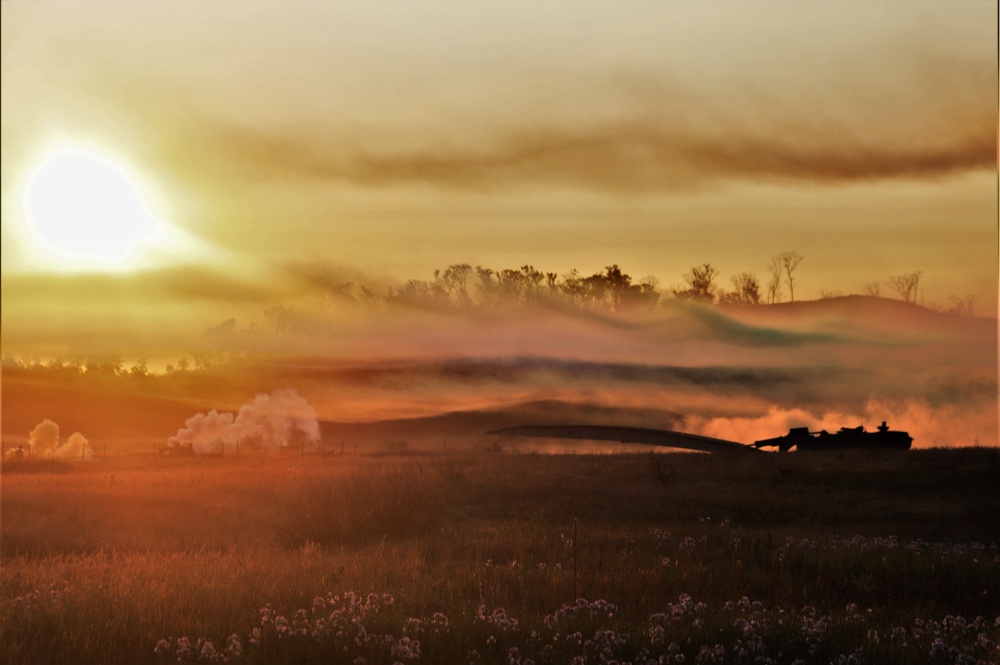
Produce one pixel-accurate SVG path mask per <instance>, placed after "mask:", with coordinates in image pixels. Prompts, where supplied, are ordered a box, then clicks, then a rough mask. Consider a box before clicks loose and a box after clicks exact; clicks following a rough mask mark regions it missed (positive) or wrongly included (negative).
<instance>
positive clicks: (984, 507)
mask: <svg viewBox="0 0 1000 665" xmlns="http://www.w3.org/2000/svg"><path fill="white" fill-rule="evenodd" d="M931 453H932V454H915V455H904V456H901V457H896V458H895V459H882V458H869V457H867V456H859V457H853V458H852V457H845V458H837V457H823V456H819V457H814V456H796V455H789V456H784V457H778V456H761V458H760V459H755V460H750V461H748V462H747V463H745V464H743V463H741V464H739V465H733V464H731V463H729V462H728V461H726V462H725V463H724V462H723V461H721V460H719V459H717V458H708V457H703V456H696V455H669V456H662V458H658V460H660V461H663V462H665V463H668V464H669V465H670V467H669V468H670V470H671V472H670V473H669V475H668V476H666V479H665V481H664V480H663V479H661V477H660V476H659V475H658V474H657V473H656V472H655V469H654V467H653V465H652V464H651V462H650V458H649V457H648V456H600V457H596V456H595V457H590V456H552V457H550V456H544V455H494V454H460V453H448V454H443V453H442V454H441V455H440V456H438V457H421V458H420V459H419V461H416V462H415V461H413V459H412V458H411V457H409V456H407V457H399V458H391V457H380V458H378V460H377V461H372V460H370V459H367V458H351V457H346V456H345V457H341V458H330V459H323V460H317V459H306V460H305V461H304V462H303V461H302V460H281V461H279V462H278V463H276V462H275V460H273V459H267V460H264V459H255V458H246V459H244V458H241V459H240V460H238V461H237V460H219V459H215V460H200V459H193V460H170V461H166V462H161V461H157V462H156V463H153V462H152V461H149V462H141V463H139V462H135V461H134V460H125V459H123V460H121V461H118V462H114V461H109V462H108V463H106V464H105V463H98V462H95V463H91V464H82V463H78V464H76V465H74V467H73V472H72V473H38V474H15V475H5V477H4V483H3V487H2V499H3V504H2V506H3V524H2V536H3V567H2V569H0V662H10V663H63V662H65V663H81V664H83V663H152V662H159V661H161V660H162V659H161V656H162V655H165V659H166V660H167V661H168V662H175V661H176V659H177V658H178V654H177V651H178V650H179V649H181V647H180V643H179V642H178V640H179V638H181V637H185V636H186V637H188V638H190V641H191V644H192V649H193V648H194V647H196V646H197V640H198V639H199V638H206V639H207V640H208V641H210V642H211V643H212V644H213V645H214V647H215V648H216V652H217V653H223V652H224V650H225V648H226V645H227V644H228V640H229V638H230V636H231V635H233V634H236V635H237V638H238V639H239V640H240V641H241V648H242V655H241V656H240V660H241V661H246V662H308V661H307V660H296V658H299V656H301V657H302V658H307V657H308V658H317V659H319V658H322V659H324V660H323V662H352V661H347V660H344V659H343V657H342V654H343V653H344V652H343V647H344V646H348V647H349V651H350V653H351V656H352V660H353V658H365V659H366V662H368V663H373V662H387V663H391V662H394V659H395V658H396V657H397V656H402V655H410V656H412V655H413V654H414V651H413V650H412V649H411V650H410V651H405V653H404V651H398V652H394V651H393V649H394V648H395V647H399V646H400V644H403V642H401V640H402V639H403V638H404V637H405V638H409V639H411V642H410V643H408V644H409V645H410V647H412V646H413V644H412V641H417V642H419V643H420V649H421V650H420V656H419V658H418V659H416V660H419V662H469V660H470V653H471V652H473V651H474V652H476V654H475V655H476V657H478V661H477V662H481V663H501V662H502V663H509V662H522V663H523V661H525V660H527V659H532V660H534V661H535V662H536V663H542V662H547V663H568V662H571V660H572V659H573V658H577V657H579V658H583V660H582V661H579V662H598V661H599V660H600V655H601V652H602V650H603V649H605V648H608V649H610V650H611V651H610V652H609V653H611V654H612V656H613V659H617V660H630V661H632V662H645V661H643V660H641V657H646V656H648V657H651V658H653V659H654V660H657V661H659V660H661V659H664V660H662V662H675V661H676V656H677V655H684V656H685V658H686V659H687V662H689V663H690V662H713V661H712V658H716V654H715V652H714V651H713V650H714V649H715V646H716V645H717V644H718V645H721V646H722V647H723V649H724V655H723V656H721V659H722V660H721V661H718V660H717V661H715V662H726V663H737V662H755V661H754V660H753V659H754V658H756V657H757V656H760V657H761V658H771V659H772V661H773V662H787V663H791V662H792V661H793V660H795V659H796V658H800V659H802V660H804V661H805V662H823V663H829V662H838V659H839V658H840V657H841V656H843V657H844V659H845V661H844V662H846V660H847V659H848V658H849V657H851V656H855V657H862V658H863V659H864V661H865V662H867V663H892V662H900V663H920V662H956V659H957V655H956V654H959V655H961V654H964V655H965V656H968V655H971V656H973V657H975V658H979V659H980V660H983V661H984V662H998V661H1000V656H998V655H997V652H996V650H995V646H994V647H990V646H989V644H990V641H992V642H994V643H995V642H998V641H1000V636H998V634H997V631H998V630H1000V628H998V626H997V625H996V624H994V623H992V622H993V621H994V620H995V617H996V615H997V610H996V608H997V607H1000V552H998V551H997V548H996V545H995V544H994V543H1000V529H998V526H997V524H996V522H995V520H994V519H993V516H994V515H995V514H997V512H998V510H1000V497H998V496H997V493H996V492H995V491H994V490H995V484H994V479H995V478H996V475H995V473H996V471H997V462H996V456H995V452H994V451H957V452H955V453H948V454H945V453H939V452H938V451H931ZM574 521H575V522H576V524H577V525H578V528H577V530H576V532H575V533H574V528H573V526H574ZM893 536H895V537H893ZM348 591H354V592H357V593H358V594H359V596H360V597H367V595H368V594H369V593H376V594H378V595H379V597H381V596H382V594H391V595H392V596H393V598H394V602H393V603H392V604H391V607H390V608H387V609H384V610H382V611H380V612H379V613H377V615H376V614H372V613H370V612H368V613H366V614H364V616H360V615H359V616H360V621H361V624H362V625H364V626H365V627H366V630H367V631H368V632H367V634H368V635H370V636H373V637H371V640H375V639H376V636H377V637H378V640H381V641H374V642H373V641H369V642H364V640H362V643H361V644H359V643H357V642H353V641H352V642H351V644H350V645H345V644H344V643H342V642H338V641H337V639H335V638H334V637H330V639H327V638H322V639H319V641H316V642H313V641H310V640H313V639H314V638H312V636H311V632H310V635H309V637H308V638H307V637H305V636H302V635H300V636H299V637H294V635H289V636H284V637H282V636H280V635H279V632H278V627H277V624H276V620H277V617H279V616H283V617H284V618H285V619H286V620H287V621H288V623H289V626H292V625H293V624H295V617H296V614H297V610H299V609H303V610H304V611H305V612H306V617H305V619H304V620H305V621H306V622H307V623H309V625H310V626H311V628H310V631H312V630H315V629H316V625H317V624H316V622H317V621H318V620H319V619H323V620H324V621H326V622H327V623H329V621H330V613H331V612H332V610H329V611H327V612H326V614H325V615H323V614H322V613H321V612H318V611H317V612H314V609H313V603H314V599H315V598H316V597H317V596H319V597H323V598H329V596H328V595H327V594H328V592H332V593H333V595H334V596H336V597H338V598H339V600H338V601H337V602H338V603H341V602H342V601H343V599H344V598H345V596H344V594H345V592H348ZM682 594H686V595H687V596H689V597H690V599H691V602H692V603H693V604H692V605H691V607H690V612H688V611H687V610H686V609H684V607H686V605H685V601H682V599H681V596H682ZM578 596H582V597H584V598H586V599H588V600H587V607H588V610H587V611H586V612H584V611H583V610H582V609H577V610H574V609H573V608H575V607H576V606H577V597H578ZM744 596H745V597H747V598H748V601H747V602H748V603H751V604H752V603H753V602H757V603H759V606H757V605H754V606H752V607H751V606H749V605H748V606H746V607H744V605H741V604H740V603H741V599H742V598H743V597H744ZM19 599H20V600H19ZM598 601H602V602H603V603H604V604H611V605H614V606H615V609H614V612H613V614H614V616H611V617H609V616H604V615H600V616H598V615H594V616H590V614H589V613H590V612H591V611H590V609H589V608H590V606H591V605H592V604H593V603H598V605H597V606H596V607H598V608H600V607H604V605H603V604H602V603H601V602H598ZM729 602H731V603H733V605H732V606H731V607H729V606H727V603H729ZM699 603H701V604H703V605H704V606H703V607H701V606H699ZM268 604H270V606H271V610H270V616H271V624H269V625H270V627H267V626H265V628H266V629H267V630H265V631H264V632H265V633H266V635H264V636H263V637H262V638H261V639H262V640H263V641H262V642H259V643H258V644H256V645H254V644H251V642H250V641H249V639H250V637H251V635H252V631H253V629H254V628H257V629H258V630H260V629H261V627H262V625H263V624H262V615H261V609H262V608H263V607H265V606H266V605H268ZM678 605H681V609H680V610H678V611H679V612H680V613H681V616H682V617H683V620H677V621H671V620H665V619H663V618H662V617H659V615H660V614H664V615H665V616H666V617H668V619H669V617H671V616H674V615H673V612H674V608H675V606H678ZM337 607H340V609H341V610H345V608H344V607H343V606H342V605H337ZM695 607H701V609H700V610H699V611H696V610H695V609H694V608H695ZM727 608H728V609H727ZM852 608H853V609H852ZM869 609H870V610H871V612H869V611H868V610H869ZM499 610H502V612H499ZM754 612H756V613H758V614H759V616H758V618H757V619H754V617H753V616H752V615H753V613H754ZM436 613H441V614H442V615H444V616H445V617H446V618H447V620H448V630H447V632H446V633H442V632H440V631H439V632H438V633H433V631H432V626H433V620H434V617H435V615H436ZM979 615H981V616H983V617H984V619H983V621H984V623H982V624H977V623H976V621H975V620H976V617H977V616H979ZM550 616H551V617H557V618H558V621H557V623H559V622H561V621H563V620H564V619H565V623H564V624H563V625H564V628H562V629H560V630H558V631H557V630H555V629H554V628H553V627H552V622H551V621H550V620H548V619H549V617H550ZM949 616H950V617H952V619H951V623H949V622H948V621H946V618H947V617H949ZM505 617H506V619H517V624H516V626H513V625H512V624H511V623H510V622H509V621H507V622H506V623H505ZM824 617H827V618H828V620H824ZM955 617H963V618H962V622H961V623H962V624H963V625H964V626H965V627H964V628H961V629H960V628H959V627H958V625H957V623H956V621H957V620H956V619H955ZM411 619H414V620H417V622H418V623H411V622H410V620H411ZM739 619H744V620H746V621H748V622H750V623H753V622H754V621H756V622H757V623H756V624H755V626H756V627H755V628H754V629H753V631H749V632H747V631H745V630H744V628H743V627H740V626H742V624H739V625H738V620H739ZM696 620H698V621H700V624H697V625H696V624H695V621H696ZM810 622H811V623H810ZM918 622H919V623H918ZM932 622H933V623H932ZM300 625H305V624H301V622H300ZM973 625H974V626H975V628H971V627H970V626H973ZM658 627H659V628H660V629H662V631H663V632H662V635H661V633H660V631H659V630H658ZM271 628H274V632H273V633H267V631H268V630H271ZM898 629H902V632H900V631H899V630H898ZM290 630H291V629H290ZM608 631H612V632H608ZM869 631H874V632H875V633H877V634H878V641H875V639H874V638H873V637H872V636H871V635H870V634H869ZM935 631H936V632H937V633H938V634H937V635H936V634H935ZM963 631H964V632H963ZM557 633H558V635H559V636H560V638H559V640H555V636H556V634H557ZM576 633H580V636H579V640H578V641H574V642H573V643H572V644H570V643H568V642H567V640H566V637H567V636H568V635H575V634H576ZM612 633H613V634H612ZM980 633H981V634H982V635H983V636H984V637H983V641H979V634H980ZM894 634H895V635H897V637H895V638H893V637H892V636H893V635H894ZM355 637H357V636H356V635H355ZM390 637H391V638H392V643H391V644H390V641H389V639H388V638H390ZM491 637H492V638H493V639H492V641H491V640H490V638H491ZM171 638H172V640H171ZM292 638H294V639H292ZM758 638H759V639H760V640H762V641H763V643H764V647H763V651H760V652H755V651H753V650H751V649H749V646H750V645H751V644H757V642H756V640H757V639H758ZM161 639H162V640H165V641H166V643H167V645H168V646H167V647H165V648H166V649H167V651H166V652H164V651H163V649H161V654H160V655H157V654H156V653H154V649H156V647H157V644H158V643H159V641H160V640H161ZM290 639H291V641H289V640H290ZM317 639H318V638H317ZM353 639H354V638H352V640H353ZM936 639H941V640H942V642H940V643H937V644H938V645H939V646H938V647H937V648H939V649H940V648H944V649H945V653H944V654H943V655H942V654H941V653H938V652H934V651H933V649H934V648H935V647H934V646H933V645H934V644H935V643H936V642H935V640H936ZM296 640H298V641H296ZM302 640H306V641H305V642H303V641H302ZM324 640H326V641H324ZM574 640H576V638H574ZM602 640H603V641H602ZM810 640H812V641H811V642H810ZM557 642H558V644H557ZM671 643H674V644H675V645H676V651H671V650H670V649H671ZM741 645H742V646H741ZM813 645H815V649H814V651H813V652H812V653H810V652H809V648H810V646H813ZM703 646H704V647H708V649H709V651H708V652H707V654H706V653H703V652H702V647H703ZM203 647H204V645H202V648H203ZM546 647H550V648H549V649H548V650H546ZM741 648H744V649H745V650H747V657H746V658H744V657H743V656H741V655H740V649H741ZM953 648H954V649H957V650H958V651H955V652H954V653H952V652H950V651H948V650H949V649H953ZM991 648H992V650H991ZM338 649H339V651H337V650H338ZM512 649H516V650H517V651H516V653H514V652H512V651H511V650H512ZM335 651H336V653H335ZM779 651H780V652H781V654H782V655H781V656H780V657H779V656H778V652H779ZM192 654H193V655H192ZM949 654H950V655H949ZM200 655H201V651H200V650H198V651H197V653H194V651H192V652H191V653H190V654H188V653H186V652H185V655H184V656H183V657H185V658H186V657H188V656H192V657H193V658H198V657H200ZM230 655H231V656H232V653H231V654H230ZM963 657H964V656H963ZM609 658H610V657H609ZM668 658H670V659H674V660H666V659H668ZM699 658H700V659H701V660H699ZM949 658H950V659H949ZM518 659H520V661H519V660H518ZM935 659H937V660H935ZM403 660H404V661H405V660H406V659H405V658H403ZM472 660H475V658H473V659H472ZM759 662H767V661H766V660H760V661H759Z"/></svg>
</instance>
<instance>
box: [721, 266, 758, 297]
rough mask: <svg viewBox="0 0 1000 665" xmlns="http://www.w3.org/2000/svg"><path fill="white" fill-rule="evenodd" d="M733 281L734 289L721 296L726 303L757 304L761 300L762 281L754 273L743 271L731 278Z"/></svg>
mask: <svg viewBox="0 0 1000 665" xmlns="http://www.w3.org/2000/svg"><path fill="white" fill-rule="evenodd" d="M729 281H731V282H732V283H733V291H732V292H731V293H726V294H723V295H722V296H720V298H719V300H720V301H721V302H725V303H735V304H744V305H756V304H758V303H759V302H760V282H758V281H757V277H756V276H755V275H754V274H753V273H749V272H741V273H740V274H738V275H733V276H732V277H730V278H729Z"/></svg>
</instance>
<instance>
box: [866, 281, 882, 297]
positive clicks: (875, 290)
mask: <svg viewBox="0 0 1000 665" xmlns="http://www.w3.org/2000/svg"><path fill="white" fill-rule="evenodd" d="M865 295H866V296H872V297H873V298H878V297H879V296H880V295H882V289H881V288H880V287H879V284H878V282H868V283H867V284H865Z"/></svg>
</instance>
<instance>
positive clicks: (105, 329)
mask: <svg viewBox="0 0 1000 665" xmlns="http://www.w3.org/2000/svg"><path fill="white" fill-rule="evenodd" d="M2 12H3V15H2V19H3V20H2V24H3V34H2V49H3V50H2V98H0V105H2V120H0V131H2V139H3V140H2V144H0V189H2V205H0V214H2V228H0V234H2V245H0V251H2V286H3V313H2V325H3V351H4V353H16V354H31V353H37V354H41V355H43V356H51V355H55V354H65V353H72V354H80V355H86V354H97V353H104V354H111V355H120V356H123V357H125V358H126V359H137V358H139V357H147V358H150V359H151V361H153V363H154V364H155V363H160V364H162V363H164V362H171V361H174V360H176V359H177V358H178V357H179V356H180V355H183V354H185V353H188V352H189V351H190V350H191V349H192V345H193V344H196V343H197V342H192V340H199V339H202V337H201V336H202V331H204V330H205V329H206V328H209V327H210V326H214V325H216V324H218V323H219V322H220V321H224V320H226V319H229V318H235V319H237V320H238V321H239V324H240V327H241V328H244V327H246V326H249V325H250V324H251V323H252V322H262V321H263V320H264V317H263V312H264V311H266V310H267V309H268V308H270V307H273V306H275V305H277V304H286V305H301V306H307V305H306V304H307V303H313V304H315V302H316V301H317V300H318V299H320V298H321V296H322V295H323V293H322V289H321V288H320V287H318V286H317V284H319V283H321V282H322V283H335V282H338V281H349V280H350V281H354V282H355V283H365V284H368V285H371V286H373V287H374V288H377V289H382V290H383V291H384V290H385V289H386V288H388V287H389V286H391V285H393V284H397V283H399V282H400V281H403V280H406V279H408V278H420V279H429V278H430V277H431V274H432V272H433V271H434V270H435V269H443V268H445V267H447V266H448V265H449V264H453V263H460V262H461V263H469V264H472V265H477V264H481V265H484V266H489V267H493V268H507V267H518V266H521V265H525V264H532V265H535V266H537V267H538V268H540V269H542V270H545V271H554V272H557V273H559V274H563V273H566V272H567V271H569V270H570V269H572V268H577V269H579V270H580V271H581V272H582V273H583V274H590V273H593V272H597V271H601V270H602V269H603V268H604V266H607V265H609V264H612V263H617V264H619V265H621V266H622V268H623V269H624V270H626V271H627V272H629V273H630V274H631V275H633V276H634V277H637V278H639V277H643V276H646V275H652V276H655V277H657V278H658V279H659V281H660V284H661V286H662V287H669V286H670V285H673V284H677V283H679V282H680V281H681V275H682V274H683V273H685V272H687V271H688V270H689V269H690V267H691V266H692V265H695V264H701V263H704V262H710V263H712V264H714V265H715V266H716V267H718V268H719V269H720V270H721V276H720V283H722V284H728V280H729V277H730V276H732V275H735V274H737V273H740V272H744V271H749V272H753V273H755V274H757V275H758V277H759V278H760V279H761V281H762V282H764V281H766V267H767V264H768V262H769V259H770V257H771V256H772V255H774V254H777V253H779V252H784V251H791V250H794V251H797V252H799V254H801V255H802V256H804V257H805V258H804V260H803V263H802V264H801V267H800V268H799V271H798V284H797V286H796V297H797V299H799V300H812V299H817V298H819V297H820V295H821V294H822V293H827V294H829V293H841V294H844V295H847V294H852V293H861V292H862V291H863V290H864V288H865V287H866V285H869V284H871V283H874V282H878V283H880V284H881V289H882V294H883V295H893V294H892V292H891V289H890V288H889V287H888V285H887V280H888V278H889V277H890V276H892V275H899V274H903V273H909V272H912V271H915V270H921V271H923V277H922V282H921V283H922V289H921V291H920V294H919V300H918V302H922V303H924V304H926V305H934V306H938V307H941V306H947V305H948V303H949V297H950V296H960V297H965V296H968V295H972V296H974V297H975V302H976V312H977V313H978V314H980V315H986V316H990V317H995V316H996V304H997V284H998V221H997V218H998V208H997V206H998V203H997V199H998V191H997V145H998V142H997V118H998V115H997V103H998V97H1000V93H998V83H997V80H998V78H997V69H998V63H997V23H998V20H997V5H996V3H994V2H985V1H984V2H930V1H926V2H919V3H901V2H894V1H892V2H863V3H842V2H828V3H824V2H809V3H788V2H730V3H727V2H711V3H700V2H626V3H618V2H616V3H612V2H579V3H570V2H565V3H555V2H552V3H501V2H472V3H452V2H397V3H392V2H384V3H378V2H374V3H367V2H366V3H349V2H330V3H321V2H298V3H277V2H274V3H270V2H256V3H246V2H223V1H217V2H203V3H194V2H185V3H175V2H134V3H123V2H105V3H102V2H88V3H62V2H54V1H52V2H44V3H29V2H4V3H3V5H2ZM62 145H87V146H90V147H92V148H93V149H94V150H95V151H96V153H95V154H98V153H99V154H101V155H105V156H108V158H109V159H110V160H111V162H113V163H115V164H120V165H121V166H122V168H123V169H125V171H127V172H128V173H129V174H131V175H132V176H133V177H134V178H135V181H136V182H137V183H138V186H139V188H140V189H141V196H142V201H143V205H144V206H148V209H149V211H150V214H151V215H154V216H155V217H156V220H157V222H156V223H157V224H159V227H158V228H159V229H160V230H161V231H162V234H161V236H158V238H159V239H157V240H151V241H149V242H148V243H147V245H144V246H142V247H141V248H140V249H138V250H136V251H135V254H134V256H133V258H132V259H131V260H130V262H128V263H127V264H126V265H125V267H122V265H110V264H108V265H104V264H102V263H101V261H100V260H94V261H90V262H89V263H86V265H83V264H78V263H75V262H74V261H72V260H67V259H66V258H65V257H63V256H61V255H59V254H58V253H53V252H52V251H49V250H47V249H45V248H44V247H39V246H36V245H34V244H32V243H33V242H34V241H32V240H31V238H32V236H31V233H30V232H29V231H30V229H29V221H28V215H27V213H26V211H25V207H24V205H23V201H24V198H25V194H24V192H25V191H26V187H27V183H29V182H32V180H31V177H32V176H31V174H32V173H34V171H32V169H33V167H34V165H37V164H38V163H39V160H40V159H41V157H40V155H42V154H43V151H44V150H45V149H47V148H52V147H53V146H55V147H57V148H58V147H59V146H62ZM137 191H138V190H137ZM83 235H84V236H87V235H88V234H86V233H84V234H83ZM90 235H93V234H90ZM97 235H98V237H99V234H97ZM317 275H320V276H322V279H317V278H316V276H317ZM786 296H787V292H786ZM308 306H311V305H308ZM346 316H348V315H346V314H345V317H346ZM345 321H347V322H346V323H344V325H345V326H346V327H348V328H350V327H351V326H354V325H355V324H354V323H353V322H351V321H350V320H348V319H345ZM370 325H371V324H370V322H369V323H365V324H357V326H356V328H357V330H364V331H369V330H370V328H369V327H367V326H370ZM473 327H474V326H473ZM368 334H369V333H368V332H365V333H364V334H361V333H357V334H354V335H353V336H352V333H345V338H350V339H351V340H352V342H351V343H352V344H356V343H358V342H357V340H359V339H364V340H365V341H366V345H367V346H366V348H365V353H364V355H366V356H367V357H370V356H372V355H373V354H375V353H376V351H377V350H376V351H373V350H372V348H369V347H372V346H376V345H377V339H378V338H377V337H366V336H365V335H368ZM428 334H429V335H430V336H431V337H433V333H428ZM470 334H474V333H470ZM373 339H374V340H376V341H372V340H373ZM393 343H398V340H396V341H394V342H393ZM987 346H989V345H987ZM457 348H461V347H457ZM470 348H472V349H474V350H475V351H476V352H477V353H479V352H481V345H478V344H470ZM525 348H529V350H530V349H534V348H536V347H532V346H530V345H528V346H526V347H525ZM977 348H978V347H977ZM394 351H395V350H394V349H382V353H383V354H384V355H387V356H392V355H394ZM501 351H502V349H501ZM308 352H309V353H313V352H314V349H312V348H309V349H308ZM993 352H995V348H994V349H993ZM337 353H338V352H337V351H336V350H334V351H332V352H327V355H334V356H336V355H337ZM983 353H984V355H983V357H986V356H989V355H990V351H989V349H987V350H986V351H984V352H983ZM582 355H586V354H582ZM598 355H599V354H598ZM994 356H995V353H994ZM664 362H667V360H664ZM727 362H728V361H727ZM977 363H978V364H976V363H973V365H974V366H975V367H977V371H979V369H982V367H984V366H988V363H987V364H986V365H983V363H982V362H981V361H977ZM994 365H995V357H994ZM956 366H958V365H956ZM962 367H964V365H963V366H962ZM956 371H962V370H956ZM994 383H995V382H994ZM994 392H995V385H994Z"/></svg>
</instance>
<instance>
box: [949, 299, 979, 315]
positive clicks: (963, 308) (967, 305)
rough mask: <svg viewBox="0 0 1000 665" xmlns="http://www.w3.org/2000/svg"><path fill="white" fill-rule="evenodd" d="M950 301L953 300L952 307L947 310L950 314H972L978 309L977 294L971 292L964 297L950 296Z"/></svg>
mask: <svg viewBox="0 0 1000 665" xmlns="http://www.w3.org/2000/svg"><path fill="white" fill-rule="evenodd" d="M948 301H949V302H951V307H949V308H948V309H947V310H946V311H947V312H948V313H949V314H958V315H959V316H972V315H973V314H974V313H975V311H976V296H974V295H971V294H970V295H967V296H965V297H964V298H961V297H959V296H948Z"/></svg>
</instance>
